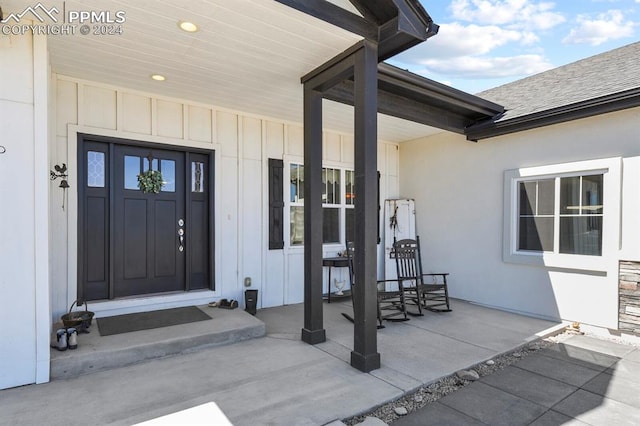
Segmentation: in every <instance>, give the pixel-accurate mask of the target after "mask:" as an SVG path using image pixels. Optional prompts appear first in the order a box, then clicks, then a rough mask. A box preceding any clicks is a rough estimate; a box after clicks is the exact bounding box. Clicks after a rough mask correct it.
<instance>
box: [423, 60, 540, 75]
mask: <svg viewBox="0 0 640 426" xmlns="http://www.w3.org/2000/svg"><path fill="white" fill-rule="evenodd" d="M423 65H424V66H425V68H426V71H427V72H426V73H424V72H423V74H431V73H437V74H442V75H447V76H448V77H449V78H452V77H453V78H476V79H481V78H482V79H484V78H491V79H495V78H503V77H519V76H526V75H531V74H536V73H539V72H542V71H546V70H548V69H551V68H553V65H552V64H550V63H549V62H548V61H547V60H546V59H545V58H544V57H543V56H541V55H519V56H511V57H470V56H465V57H460V58H452V59H447V60H439V59H427V60H424V61H423Z"/></svg>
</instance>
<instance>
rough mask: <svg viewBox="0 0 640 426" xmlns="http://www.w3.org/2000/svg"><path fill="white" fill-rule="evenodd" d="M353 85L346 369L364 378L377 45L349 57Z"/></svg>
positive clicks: (373, 214)
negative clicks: (353, 287)
mask: <svg viewBox="0 0 640 426" xmlns="http://www.w3.org/2000/svg"><path fill="white" fill-rule="evenodd" d="M354 82H355V88H354V92H355V93H354V96H355V129H354V133H355V190H356V203H355V215H356V221H355V222H356V223H355V247H356V250H355V253H354V272H355V276H356V277H357V280H358V283H359V284H358V290H357V291H356V292H355V298H354V300H353V304H354V307H353V310H354V335H353V351H352V352H351V365H352V366H353V367H355V368H357V369H358V370H360V371H364V372H369V371H371V370H375V369H377V368H380V354H379V353H378V351H377V350H378V347H377V345H378V336H377V329H376V322H377V289H376V285H377V284H376V277H377V247H376V244H377V236H378V232H377V227H378V205H377V202H378V200H377V199H378V192H377V180H378V174H377V173H378V172H377V167H378V164H377V163H378V123H377V119H378V117H377V113H378V45H377V43H375V42H372V41H368V40H365V41H364V42H363V47H362V49H360V50H359V51H358V52H356V53H355V67H354ZM305 125H306V123H305ZM320 153H321V152H320ZM305 155H306V152H305ZM305 172H306V170H305ZM305 185H306V182H305ZM305 205H306V201H305ZM305 238H306V237H305ZM305 241H306V240H305ZM305 254H306V253H305Z"/></svg>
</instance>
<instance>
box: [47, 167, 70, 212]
mask: <svg viewBox="0 0 640 426" xmlns="http://www.w3.org/2000/svg"><path fill="white" fill-rule="evenodd" d="M53 168H54V169H55V172H54V171H53V170H49V177H50V179H51V180H56V179H58V178H60V185H58V186H59V187H60V188H62V210H64V199H65V195H66V193H67V188H69V182H67V177H68V175H67V165H66V164H65V163H62V166H59V165H57V164H56V165H55V166H53Z"/></svg>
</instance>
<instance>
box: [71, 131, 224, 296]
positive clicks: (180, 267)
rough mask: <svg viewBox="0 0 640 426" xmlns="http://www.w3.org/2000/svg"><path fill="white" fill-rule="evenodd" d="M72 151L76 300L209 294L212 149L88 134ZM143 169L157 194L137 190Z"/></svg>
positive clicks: (210, 272) (211, 271) (211, 222)
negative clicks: (153, 178)
mask: <svg viewBox="0 0 640 426" xmlns="http://www.w3.org/2000/svg"><path fill="white" fill-rule="evenodd" d="M78 146H79V149H78V176H79V179H78V180H79V188H78V297H79V298H80V299H84V300H101V299H114V298H118V297H127V296H134V295H142V294H153V293H166V292H174V291H190V290H198V289H213V288H214V282H213V277H214V275H215V274H214V268H215V266H214V262H213V257H212V254H213V253H214V250H213V241H214V238H213V220H214V218H213V211H214V209H213V204H212V200H213V185H212V182H213V175H214V173H213V167H214V164H213V152H212V151H204V150H189V151H184V150H181V149H180V148H179V147H173V148H167V147H163V146H159V145H154V144H146V143H140V144H136V143H135V141H126V140H122V139H112V138H106V137H99V136H92V135H79V136H78ZM150 167H151V168H152V169H153V170H159V171H160V172H161V173H162V178H163V182H164V185H163V186H162V189H161V191H160V192H159V193H157V194H155V193H145V192H143V191H141V190H140V188H139V187H138V175H139V174H140V173H142V172H144V171H146V170H149V168H150Z"/></svg>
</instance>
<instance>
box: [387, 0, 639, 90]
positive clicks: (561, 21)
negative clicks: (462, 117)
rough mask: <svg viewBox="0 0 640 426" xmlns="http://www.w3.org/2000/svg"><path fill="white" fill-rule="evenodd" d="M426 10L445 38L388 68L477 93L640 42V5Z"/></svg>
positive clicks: (508, 1) (456, 4)
mask: <svg viewBox="0 0 640 426" xmlns="http://www.w3.org/2000/svg"><path fill="white" fill-rule="evenodd" d="M421 3H422V4H423V6H424V7H425V9H426V10H427V12H428V13H429V14H430V15H431V17H432V18H433V20H434V21H435V22H436V23H437V24H439V25H440V32H439V33H438V35H436V36H435V37H432V38H431V39H429V40H428V41H426V42H425V43H422V44H420V45H418V46H416V47H414V48H412V49H410V50H408V51H406V52H404V53H402V54H401V55H398V56H396V57H394V58H393V60H390V61H389V62H390V63H392V64H394V65H397V66H400V67H402V68H406V69H409V70H410V71H412V72H415V73H418V74H421V75H423V76H425V77H427V78H431V79H433V80H436V81H439V82H441V83H445V84H448V85H451V86H453V87H455V88H458V89H461V90H464V91H466V92H470V93H477V92H479V91H482V90H485V89H488V88H491V87H496V86H499V85H501V84H505V83H508V82H510V81H513V80H517V79H520V78H523V77H526V76H528V75H531V74H536V73H539V72H542V71H545V70H547V69H550V68H555V67H558V66H560V65H564V64H567V63H570V62H574V61H576V60H579V59H582V58H586V57H589V56H593V55H596V54H598V53H602V52H605V51H607V50H611V49H615V48H616V47H620V46H624V45H626V44H630V43H633V42H636V41H638V40H639V37H638V35H639V34H640V0H557V1H546V0H421ZM638 72H640V70H639V71H638Z"/></svg>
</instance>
